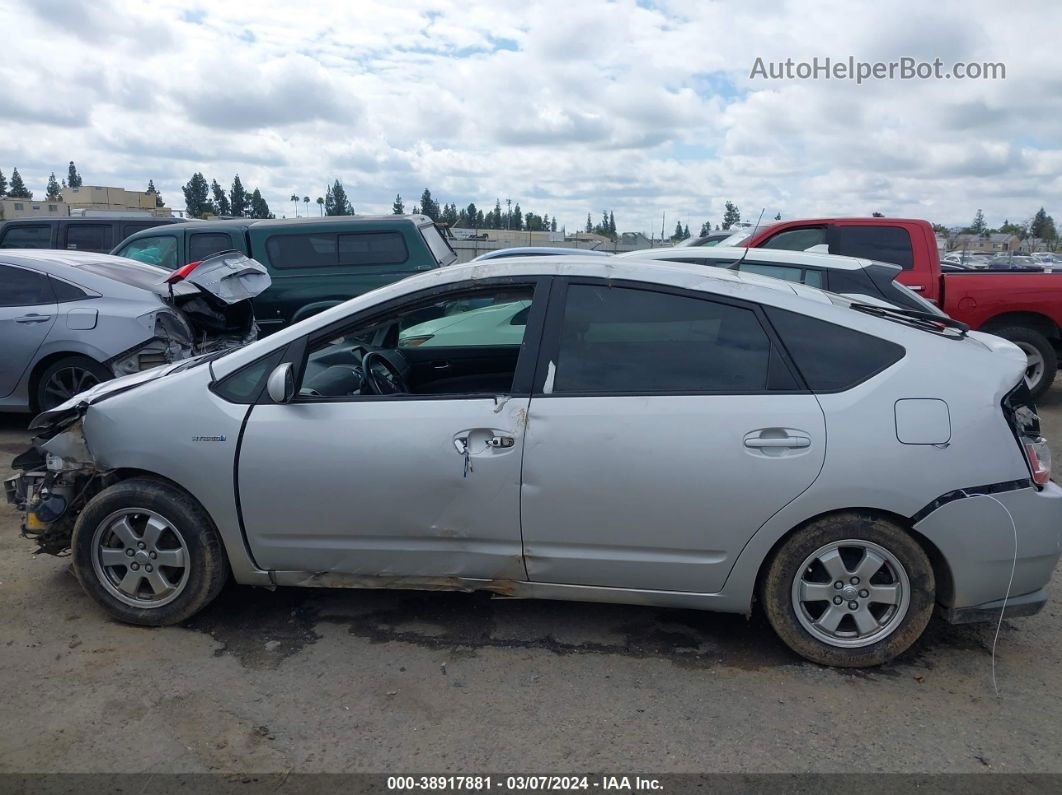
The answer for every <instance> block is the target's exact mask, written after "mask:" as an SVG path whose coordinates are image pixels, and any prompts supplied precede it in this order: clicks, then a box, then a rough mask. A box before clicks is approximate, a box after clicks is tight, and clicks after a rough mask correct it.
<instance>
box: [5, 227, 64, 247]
mask: <svg viewBox="0 0 1062 795" xmlns="http://www.w3.org/2000/svg"><path fill="white" fill-rule="evenodd" d="M51 247H52V228H51V227H50V226H48V225H46V224H32V225H31V224H20V225H18V226H10V227H8V228H7V231H6V232H4V239H3V242H0V248H51Z"/></svg>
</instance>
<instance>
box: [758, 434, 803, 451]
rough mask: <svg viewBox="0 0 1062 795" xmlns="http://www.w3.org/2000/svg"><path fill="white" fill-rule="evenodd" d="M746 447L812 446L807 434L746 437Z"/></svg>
mask: <svg viewBox="0 0 1062 795" xmlns="http://www.w3.org/2000/svg"><path fill="white" fill-rule="evenodd" d="M745 447H752V448H762V447H811V439H809V438H808V437H806V436H783V437H781V438H778V437H773V438H772V437H769V438H766V439H764V438H763V437H760V436H756V437H753V438H752V439H746V440H745Z"/></svg>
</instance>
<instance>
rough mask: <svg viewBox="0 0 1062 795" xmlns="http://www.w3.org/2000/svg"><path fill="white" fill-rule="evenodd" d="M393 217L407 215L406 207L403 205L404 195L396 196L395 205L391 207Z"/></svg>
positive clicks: (397, 194)
mask: <svg viewBox="0 0 1062 795" xmlns="http://www.w3.org/2000/svg"><path fill="white" fill-rule="evenodd" d="M391 214H392V215H405V214H406V205H405V204H403V203H402V195H401V194H400V193H396V194H395V201H394V204H392V205H391Z"/></svg>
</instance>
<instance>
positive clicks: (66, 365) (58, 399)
mask: <svg viewBox="0 0 1062 795" xmlns="http://www.w3.org/2000/svg"><path fill="white" fill-rule="evenodd" d="M112 378H114V373H112V372H111V371H110V370H108V369H107V368H106V367H104V366H103V365H102V364H100V363H99V362H97V361H95V360H94V359H90V358H89V357H87V356H64V357H63V358H62V359H58V360H57V361H54V362H52V363H51V364H50V365H48V367H46V368H45V370H44V372H43V373H41V376H40V378H38V379H37V389H36V394H35V395H34V398H35V400H36V404H35V405H36V408H37V410H38V411H48V409H53V408H55V407H56V406H58V405H59V404H60V403H65V402H66V401H67V400H69V399H70V398H72V397H73V396H74V395H76V394H78V393H79V392H84V391H85V390H86V389H91V388H92V387H94V386H96V384H99V383H102V382H103V381H109V380H110V379H112Z"/></svg>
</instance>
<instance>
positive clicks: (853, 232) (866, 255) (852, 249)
mask: <svg viewBox="0 0 1062 795" xmlns="http://www.w3.org/2000/svg"><path fill="white" fill-rule="evenodd" d="M834 248H836V249H837V250H836V251H833V250H832V249H831V252H830V253H831V254H843V255H844V256H847V257H862V258H863V259H875V260H878V261H879V262H891V263H893V264H895V265H899V266H900V267H901V268H903V269H904V270H905V271H908V270H911V268H913V267H914V254H913V251H912V247H911V235H910V234H908V232H907V230H906V229H904V228H903V227H902V226H839V227H837V244H836V246H835V247H834Z"/></svg>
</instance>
